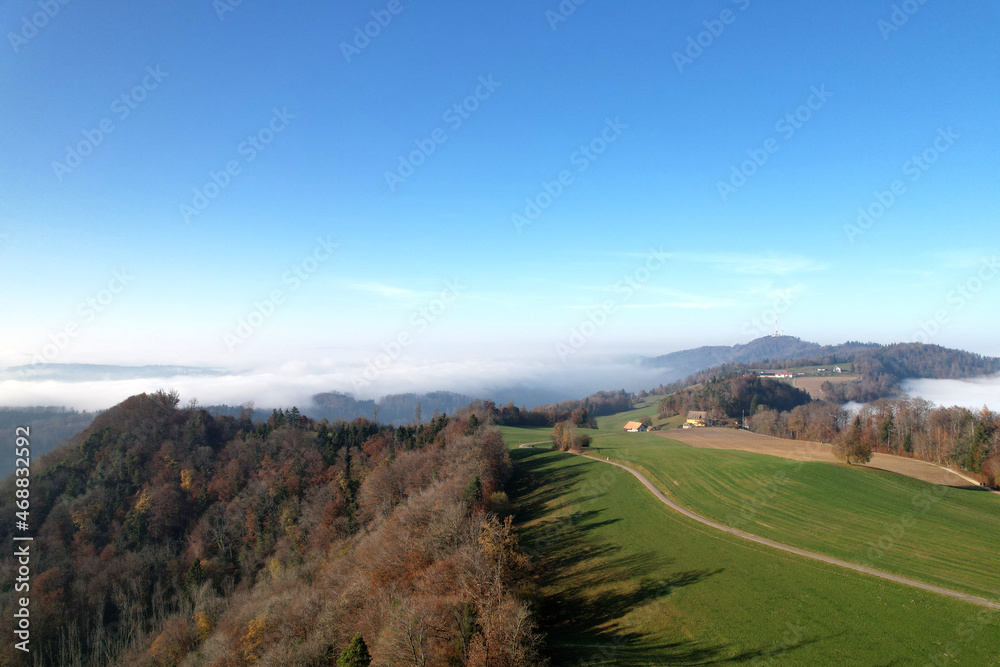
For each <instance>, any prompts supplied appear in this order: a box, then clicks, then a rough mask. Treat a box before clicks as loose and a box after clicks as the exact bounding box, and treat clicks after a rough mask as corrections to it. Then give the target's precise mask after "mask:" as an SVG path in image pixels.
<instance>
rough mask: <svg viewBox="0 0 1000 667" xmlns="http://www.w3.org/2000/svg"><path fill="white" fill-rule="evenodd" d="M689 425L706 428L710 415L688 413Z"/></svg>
mask: <svg viewBox="0 0 1000 667" xmlns="http://www.w3.org/2000/svg"><path fill="white" fill-rule="evenodd" d="M687 423H688V424H690V425H691V426H705V425H706V424H708V413H707V412H699V411H697V410H692V411H691V412H689V413H688V418H687Z"/></svg>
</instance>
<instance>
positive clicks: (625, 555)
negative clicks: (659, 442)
mask: <svg viewBox="0 0 1000 667" xmlns="http://www.w3.org/2000/svg"><path fill="white" fill-rule="evenodd" d="M529 435H530V436H535V435H537V433H524V434H522V436H523V437H525V438H527V437H528V436H529ZM631 435H634V434H631ZM641 437H644V438H656V437H657V436H655V435H649V436H644V435H643V436H641ZM613 439H615V438H602V439H601V440H600V442H604V441H606V440H613ZM664 442H665V441H664ZM696 451H697V450H696ZM730 454H731V453H730ZM511 455H512V457H513V458H514V460H515V463H516V470H517V477H516V479H515V486H514V493H513V499H514V500H515V501H516V502H517V504H518V506H519V512H518V519H519V521H520V522H521V524H522V526H523V528H522V546H523V548H524V549H525V550H526V551H527V552H528V553H529V554H530V556H531V559H532V563H533V565H534V567H535V568H536V572H537V574H538V578H539V580H540V584H541V594H542V595H541V596H540V600H541V603H540V605H541V609H540V612H541V618H542V623H543V630H545V631H546V632H547V633H548V646H549V652H550V653H551V655H552V657H553V664H554V665H580V664H585V665H595V666H596V665H636V666H638V665H657V664H673V665H693V664H757V665H765V664H783V665H785V664H789V665H800V664H801V665H806V664H808V665H815V664H831V663H842V664H848V665H889V664H931V665H938V664H942V665H943V664H968V665H997V664H1000V657H998V654H997V652H996V650H995V637H997V636H998V635H1000V612H996V611H991V610H987V609H982V608H979V607H976V606H973V605H970V604H967V603H964V602H959V601H956V600H951V599H948V598H945V597H942V596H939V595H935V594H932V593H927V592H924V591H920V590H916V589H912V588H909V587H906V586H902V585H899V584H895V583H892V582H887V581H882V580H879V579H876V578H874V577H869V576H866V575H862V574H859V573H855V572H852V571H849V570H844V569H842V568H838V567H834V566H830V565H826V564H823V563H816V562H812V561H809V560H807V559H803V558H801V557H798V556H794V555H792V554H784V553H781V552H777V551H773V550H771V549H768V548H766V547H761V546H759V545H755V544H752V543H749V542H747V541H745V540H741V539H739V538H736V537H733V536H729V535H726V534H724V533H721V532H719V531H715V530H711V529H707V528H706V527H704V526H702V525H700V524H697V523H695V522H693V521H691V520H689V519H687V518H686V517H683V516H680V515H678V514H676V513H675V512H673V511H671V510H669V509H668V508H667V507H666V506H664V505H663V504H662V503H660V502H659V501H657V500H655V499H654V498H653V497H652V496H651V495H650V494H649V493H648V492H647V491H646V490H645V489H644V488H643V487H642V486H641V485H640V484H639V482H638V481H637V480H636V479H635V478H634V477H632V476H631V475H630V474H629V473H627V472H626V471H624V470H621V469H618V468H615V467H613V466H608V465H605V464H602V463H600V462H599V461H593V460H588V459H585V458H582V457H578V456H573V455H571V454H565V453H559V452H553V451H550V450H547V449H543V448H534V449H518V448H513V449H512V451H511Z"/></svg>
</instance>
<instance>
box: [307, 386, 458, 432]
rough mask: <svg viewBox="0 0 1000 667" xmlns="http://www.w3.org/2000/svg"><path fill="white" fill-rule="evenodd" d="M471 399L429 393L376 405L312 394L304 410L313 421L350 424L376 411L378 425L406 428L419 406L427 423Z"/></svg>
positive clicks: (396, 396)
mask: <svg viewBox="0 0 1000 667" xmlns="http://www.w3.org/2000/svg"><path fill="white" fill-rule="evenodd" d="M473 400H474V399H473V398H472V397H470V396H465V395H463V394H456V393H454V392H450V391H432V392H429V393H427V394H389V395H387V396H383V397H382V398H380V399H379V400H378V401H374V400H372V399H357V398H355V397H354V396H353V395H351V394H345V393H342V392H339V391H331V392H326V393H323V394H316V395H315V396H313V397H312V405H310V406H306V408H307V411H308V413H309V414H310V415H311V416H313V417H314V418H315V419H323V418H325V419H327V420H328V421H336V420H337V419H342V420H344V421H350V420H352V419H355V418H357V417H364V418H366V419H373V418H374V415H375V410H376V408H378V421H379V422H380V423H392V424H397V425H399V424H408V423H411V422H413V421H414V418H415V417H416V410H417V405H419V406H420V419H421V421H424V422H426V421H428V420H430V419H431V417H433V416H434V414H435V413H437V414H454V413H455V412H456V411H458V410H460V409H461V408H464V407H465V406H467V405H469V403H471V402H472V401H473Z"/></svg>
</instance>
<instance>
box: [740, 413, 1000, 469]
mask: <svg viewBox="0 0 1000 667" xmlns="http://www.w3.org/2000/svg"><path fill="white" fill-rule="evenodd" d="M750 428H751V429H752V430H753V431H756V432H757V433H762V434H765V435H772V436H775V437H779V438H792V439H796V440H812V441H817V442H827V443H833V444H835V445H837V446H838V448H842V449H838V451H841V458H843V459H845V460H847V455H846V454H845V453H844V452H846V451H852V452H854V453H855V455H853V456H852V462H857V461H861V462H864V461H867V460H868V459H867V458H864V454H865V452H868V457H869V458H870V453H872V452H882V453H886V454H895V455H897V456H907V457H911V458H916V459H920V460H923V461H929V462H933V463H937V464H939V465H955V466H958V467H961V468H964V469H965V470H967V471H968V472H970V473H973V474H974V475H978V476H979V477H980V479H981V480H982V481H983V482H984V483H986V484H988V485H990V486H1000V415H998V414H997V413H996V412H992V411H991V410H989V409H988V408H986V407H985V406H984V407H983V408H982V409H980V410H969V409H968V408H963V407H956V406H952V407H935V406H934V404H933V403H931V402H929V401H926V400H924V399H921V398H898V399H881V400H878V401H874V402H872V403H869V404H866V405H864V406H862V407H861V408H860V409H859V410H858V411H857V412H856V413H852V412H851V411H848V410H846V409H845V408H843V407H840V406H838V405H836V404H834V403H829V402H826V401H814V402H812V403H809V404H805V405H801V406H798V407H796V408H793V409H792V410H790V411H787V412H780V411H778V410H770V409H766V410H760V411H758V412H757V413H755V414H754V415H753V416H752V417H751V419H750ZM859 455H860V456H859Z"/></svg>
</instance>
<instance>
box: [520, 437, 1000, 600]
mask: <svg viewBox="0 0 1000 667" xmlns="http://www.w3.org/2000/svg"><path fill="white" fill-rule="evenodd" d="M692 430H693V429H692ZM542 444H547V443H545V442H532V443H527V444H523V445H520V447H521V448H529V447H533V446H534V445H542ZM570 453H571V454H574V455H576V456H582V457H583V458H586V459H590V460H592V461H597V462H599V463H606V464H607V465H613V466H615V467H618V468H621V469H622V470H626V471H628V472H629V473H631V474H632V476H633V477H635V478H636V479H638V480H639V481H640V482H641V483H642V485H643V486H645V487H646V489H647V490H648V491H649V492H650V493H652V494H653V496H655V497H656V498H657V499H658V500H659V501H660V502H662V503H663V504H664V505H666V506H667V507H669V508H670V509H672V510H674V511H675V512H677V513H679V514H683V515H684V516H686V517H688V518H689V519H693V520H694V521H697V522H698V523H702V524H704V525H706V526H709V527H710V528H715V529H716V530H721V531H722V532H724V533H728V534H730V535H734V536H736V537H739V538H742V539H744V540H749V541H750V542H756V543H757V544H763V545H764V546H768V547H771V548H772V549H778V550H779V551H785V552H788V553H792V554H795V555H797V556H802V557H804V558H810V559H812V560H817V561H820V562H823V563H828V564H830V565H836V566H838V567H843V568H846V569H848V570H854V571H855V572H861V573H864V574H869V575H871V576H873V577H879V578H880V579H886V580H888V581H893V582H896V583H897V584H903V585H905V586H912V587H913V588H919V589H921V590H925V591H930V592H931V593H937V594H939V595H944V596H947V597H950V598H955V599H956V600H962V601H963V602H969V603H972V604H975V605H979V606H980V607H987V608H989V609H998V610H1000V602H996V601H993V600H987V599H986V598H981V597H977V596H975V595H969V594H967V593H962V592H959V591H953V590H951V589H950V588H942V587H940V586H932V585H931V584H925V583H924V582H922V581H917V580H916V579H909V578H907V577H901V576H899V575H896V574H891V573H889V572H883V571H881V570H876V569H874V568H870V567H866V566H864V565H858V564H856V563H850V562H848V561H845V560H840V559H839V558H833V557H831V556H824V555H823V554H818V553H813V552H812V551H806V550H805V549H799V548H797V547H792V546H789V545H787V544H782V543H780V542H775V541H773V540H768V539H766V538H763V537H758V536H757V535H753V534H751V533H746V532H744V531H742V530H738V529H736V528H731V527H729V526H724V525H723V524H721V523H718V522H716V521H712V520H711V519H709V518H706V517H703V516H701V515H700V514H697V513H695V512H692V511H691V510H689V509H687V508H686V507H682V506H681V505H678V504H677V503H676V502H674V501H673V500H671V499H670V498H668V497H667V496H666V495H664V493H663V492H662V491H660V490H659V489H658V488H657V487H656V485H655V484H653V483H652V482H651V481H650V480H649V478H648V477H646V476H645V475H643V474H642V473H641V472H639V471H638V470H636V469H635V468H632V467H630V466H627V465H625V464H623V463H618V462H617V461H608V460H605V459H600V458H597V457H596V456H590V455H589V454H583V453H577V452H570Z"/></svg>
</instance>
